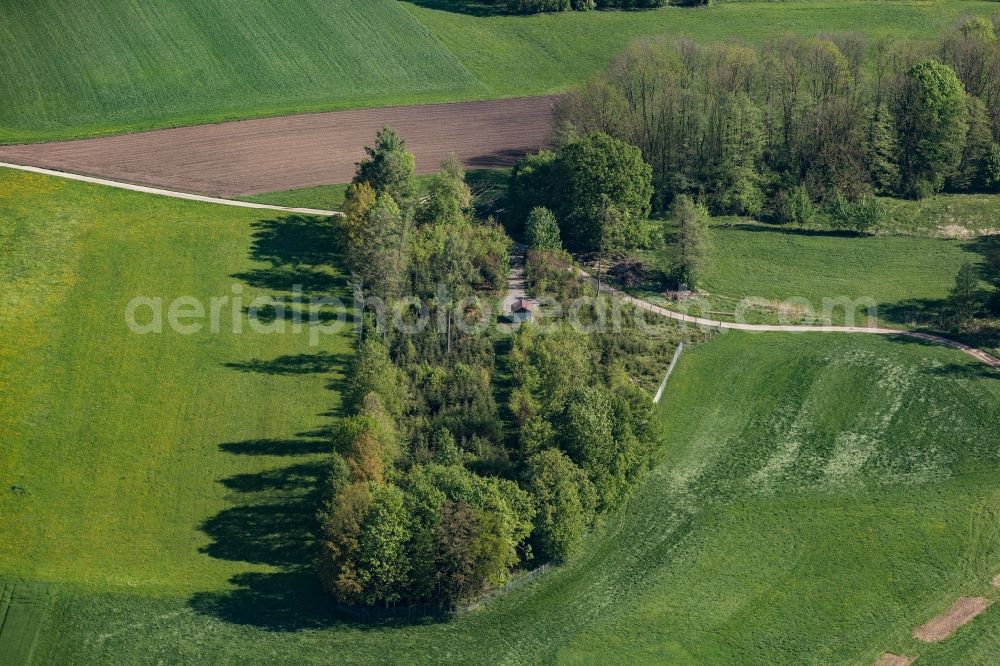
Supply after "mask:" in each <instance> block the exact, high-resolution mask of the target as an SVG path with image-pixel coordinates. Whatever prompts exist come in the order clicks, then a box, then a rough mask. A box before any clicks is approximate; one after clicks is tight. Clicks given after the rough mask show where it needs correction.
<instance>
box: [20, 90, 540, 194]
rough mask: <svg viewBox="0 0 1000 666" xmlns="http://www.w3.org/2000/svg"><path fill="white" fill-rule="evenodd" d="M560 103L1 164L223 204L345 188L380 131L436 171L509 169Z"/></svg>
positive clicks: (418, 110) (314, 118)
mask: <svg viewBox="0 0 1000 666" xmlns="http://www.w3.org/2000/svg"><path fill="white" fill-rule="evenodd" d="M553 102H554V99H553V98H552V97H523V98H518V99H504V100H496V101H487V102H465V103H458V104H432V105H425V106H410V107H390V108H381V109H363V110H354V111H334V112H329V113H311V114H303V115H296V116H283V117H278V118H261V119H257V120H245V121H238V122H230V123H220V124H217V125H197V126H193V127H180V128H176V129H166V130H157V131H153V132H142V133H138V134H126V135H122V136H110V137H101V138H97V139H84V140H81V141H65V142H55V143H43V144H30V145H20V146H3V147H0V161H4V162H11V163H15V164H25V165H29V166H38V167H46V168H50V169H58V170H60V171H69V172H73V173H80V174H85V175H89V176H99V177H102V178H108V179H112V180H120V181H125V182H130V183H139V184H142V185H152V186H156V187H163V188H167V189H172V190H179V191H183V192H195V193H198V194H208V195H211V196H219V197H233V196H240V195H247V194H257V193H260V192H276V191H281V190H290V189H295V188H300V187H310V186H313V185H326V184H330V183H344V182H348V181H350V179H351V176H352V175H353V174H354V164H355V162H357V161H358V160H360V159H361V158H362V157H364V148H363V147H364V145H365V144H368V145H370V144H371V143H372V141H373V139H374V136H375V132H376V131H377V130H379V129H380V128H382V127H383V126H385V125H390V126H392V127H394V128H395V129H396V130H397V131H399V133H400V134H401V135H402V136H403V137H404V138H405V139H406V141H407V146H408V148H409V149H410V150H411V151H413V153H414V154H415V155H416V157H417V172H418V173H430V172H433V171H435V170H437V168H438V166H439V164H440V162H441V160H442V159H444V157H446V156H447V155H448V154H449V153H451V152H455V153H457V154H458V155H459V157H461V158H462V161H463V163H464V164H465V165H466V167H467V168H474V169H476V168H487V167H503V166H510V165H511V164H513V163H514V161H515V160H516V159H517V158H518V157H520V156H521V155H523V154H525V153H526V152H530V151H533V150H537V149H538V148H539V147H541V146H544V145H546V144H547V143H548V142H549V140H550V137H551V132H552V127H551V116H552V113H551V111H552V105H553Z"/></svg>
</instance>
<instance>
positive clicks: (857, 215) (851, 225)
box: [828, 193, 889, 234]
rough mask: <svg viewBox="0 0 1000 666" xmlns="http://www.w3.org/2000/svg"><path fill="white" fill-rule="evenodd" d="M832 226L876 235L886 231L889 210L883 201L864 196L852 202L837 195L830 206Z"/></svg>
mask: <svg viewBox="0 0 1000 666" xmlns="http://www.w3.org/2000/svg"><path fill="white" fill-rule="evenodd" d="M828 212H829V215H830V224H831V225H832V226H833V227H834V228H835V229H850V230H851V231H857V232H860V233H865V234H875V233H878V232H879V231H880V230H882V229H884V228H885V226H886V223H887V222H888V219H889V210H888V208H887V207H886V205H885V202H883V201H882V200H881V199H879V198H877V197H872V196H862V197H861V198H859V199H857V200H856V201H850V200H848V199H847V197H845V196H843V195H842V194H839V193H838V194H837V195H836V196H835V197H834V199H833V201H832V202H830V205H829V211H828Z"/></svg>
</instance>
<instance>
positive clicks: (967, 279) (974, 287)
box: [948, 262, 981, 326]
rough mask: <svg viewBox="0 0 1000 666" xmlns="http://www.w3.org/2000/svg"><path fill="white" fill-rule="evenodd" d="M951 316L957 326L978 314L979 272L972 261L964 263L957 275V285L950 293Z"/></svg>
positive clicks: (979, 301) (979, 304)
mask: <svg viewBox="0 0 1000 666" xmlns="http://www.w3.org/2000/svg"><path fill="white" fill-rule="evenodd" d="M948 305H949V307H950V309H951V317H952V319H953V322H954V324H955V325H956V326H963V325H965V324H967V323H969V321H970V320H971V319H972V318H973V317H974V316H975V315H976V312H977V311H978V310H979V307H980V306H981V299H980V296H979V272H978V271H977V270H976V267H975V266H974V265H973V264H972V263H970V262H967V263H964V264H962V267H961V268H960V269H958V274H957V275H956V276H955V286H954V287H952V289H951V293H949V295H948Z"/></svg>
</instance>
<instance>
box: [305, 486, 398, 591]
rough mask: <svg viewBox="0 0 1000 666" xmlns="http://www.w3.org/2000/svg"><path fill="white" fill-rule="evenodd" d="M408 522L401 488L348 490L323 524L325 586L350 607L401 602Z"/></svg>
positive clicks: (341, 494) (381, 487)
mask: <svg viewBox="0 0 1000 666" xmlns="http://www.w3.org/2000/svg"><path fill="white" fill-rule="evenodd" d="M408 523H409V519H408V514H407V512H406V508H405V506H404V503H403V494H402V492H401V491H400V490H399V488H396V487H395V486H393V485H391V484H383V483H374V482H369V483H355V484H353V485H351V486H348V487H347V488H345V489H344V491H343V492H342V493H340V494H339V495H338V496H337V497H336V498H335V502H334V508H333V510H332V512H331V514H330V515H329V516H328V517H327V519H326V520H325V522H324V525H323V539H322V548H323V557H321V558H320V560H319V561H320V567H319V572H320V578H321V580H322V581H323V585H324V587H325V588H326V589H327V590H328V591H329V592H331V593H333V594H335V595H336V596H337V598H338V599H340V600H341V601H343V602H344V603H348V604H368V605H372V604H376V603H379V602H380V601H388V602H391V601H395V600H397V599H399V598H400V597H401V596H402V595H403V594H404V591H405V585H406V583H407V581H408V567H409V565H408V562H407V559H406V552H405V547H406V543H407V541H408V539H409V526H408Z"/></svg>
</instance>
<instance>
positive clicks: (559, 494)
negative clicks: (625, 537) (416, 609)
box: [526, 449, 597, 561]
mask: <svg viewBox="0 0 1000 666" xmlns="http://www.w3.org/2000/svg"><path fill="white" fill-rule="evenodd" d="M526 479H527V481H526V488H527V490H528V492H529V493H531V495H532V497H534V500H535V506H536V507H537V511H538V513H537V514H536V515H535V539H536V541H537V544H538V555H539V556H540V557H542V558H543V559H546V560H556V561H565V560H567V559H569V558H570V557H572V556H573V555H574V554H575V553H576V552H578V551H579V549H580V542H581V541H582V539H583V535H584V532H585V531H586V529H587V528H588V527H589V526H590V523H591V522H592V521H593V520H594V512H595V510H596V505H597V494H596V491H595V490H594V486H593V484H592V483H591V482H590V479H588V478H587V475H586V474H585V473H584V471H583V470H582V469H580V468H579V467H577V466H576V465H574V464H573V461H572V460H570V459H569V458H568V457H566V455H565V454H564V453H562V452H561V451H559V450H557V449H545V450H544V451H541V452H540V453H538V454H536V455H534V456H532V457H531V458H530V459H529V460H528V470H527V472H526Z"/></svg>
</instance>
